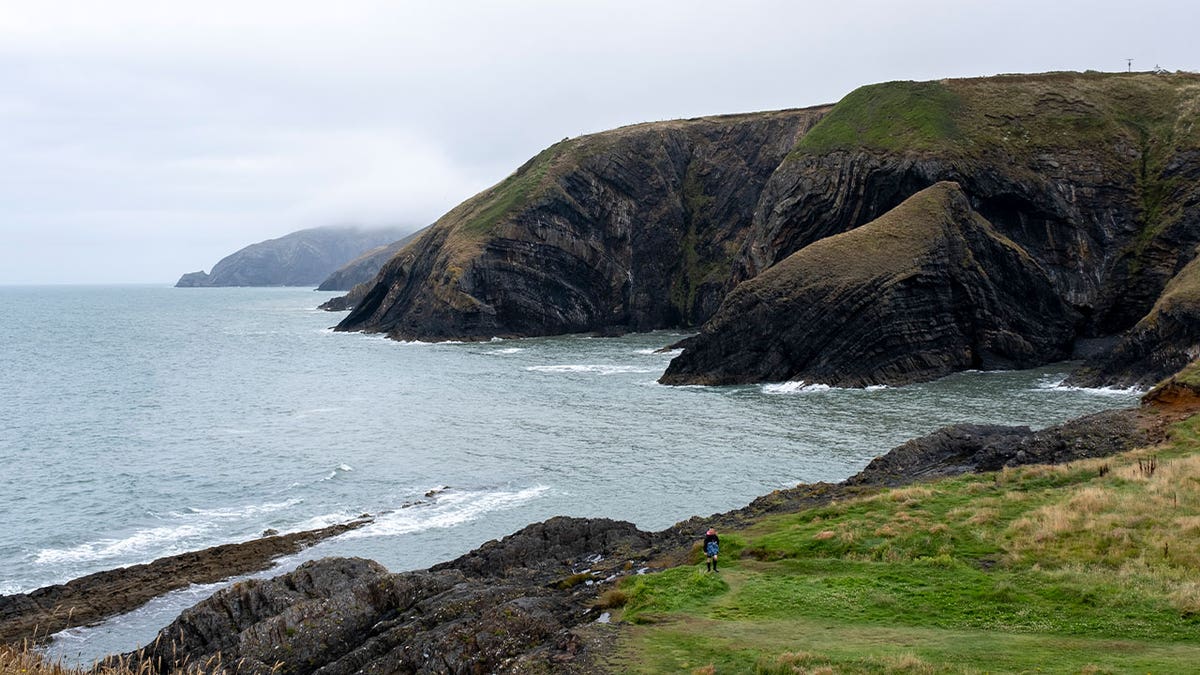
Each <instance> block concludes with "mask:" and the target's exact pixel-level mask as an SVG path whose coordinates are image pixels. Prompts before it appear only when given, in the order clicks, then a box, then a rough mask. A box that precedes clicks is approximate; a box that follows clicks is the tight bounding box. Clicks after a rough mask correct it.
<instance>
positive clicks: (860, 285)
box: [661, 183, 1076, 386]
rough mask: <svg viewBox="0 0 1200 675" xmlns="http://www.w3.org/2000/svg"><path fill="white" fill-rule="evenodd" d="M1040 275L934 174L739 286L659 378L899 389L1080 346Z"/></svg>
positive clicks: (1069, 316) (1065, 310) (1070, 319)
mask: <svg viewBox="0 0 1200 675" xmlns="http://www.w3.org/2000/svg"><path fill="white" fill-rule="evenodd" d="M1075 323H1076V315H1075V313H1074V312H1073V311H1072V310H1071V308H1070V307H1069V306H1067V305H1065V303H1063V301H1062V300H1061V299H1060V298H1059V296H1058V295H1057V294H1056V293H1055V292H1054V288H1053V285H1052V283H1051V281H1050V279H1049V278H1048V276H1047V274H1046V272H1045V270H1043V269H1042V267H1041V266H1040V265H1039V264H1038V263H1037V262H1036V261H1035V260H1034V259H1033V258H1032V257H1031V256H1030V255H1029V254H1028V253H1026V252H1025V251H1024V250H1022V249H1021V248H1020V247H1019V246H1017V245H1016V244H1014V243H1013V242H1012V241H1010V240H1008V239H1007V238H1005V237H1003V236H1001V235H999V234H998V233H997V232H996V231H995V230H994V228H992V226H991V225H990V224H989V223H988V222H987V221H986V220H984V219H983V218H982V217H981V216H980V215H979V214H977V213H975V212H974V211H973V210H972V209H971V206H970V203H969V202H968V201H967V198H966V196H965V195H964V194H963V193H962V191H961V189H960V188H959V186H958V185H957V184H955V183H938V184H935V185H934V186H932V187H929V188H926V189H925V190H922V191H921V192H919V193H917V194H916V195H914V196H912V197H910V198H908V199H907V200H905V201H904V202H903V203H902V204H900V205H899V206H897V207H896V208H894V209H892V210H891V211H888V212H887V213H886V214H884V215H883V216H881V217H880V218H878V219H877V220H875V221H873V222H871V223H869V224H867V225H863V226H862V227H858V228H855V229H853V230H851V231H849V232H845V233H842V234H839V235H835V236H831V237H827V238H825V239H822V240H820V241H818V242H816V243H813V244H811V245H809V246H806V247H805V248H803V249H801V250H800V251H797V252H796V253H794V254H792V255H791V256H789V257H788V258H787V259H785V260H783V261H782V262H780V263H778V264H776V265H774V266H772V267H771V268H770V269H768V270H767V271H765V272H763V273H762V274H760V275H758V276H757V277H755V278H753V279H751V280H749V281H746V282H743V283H742V284H740V285H739V286H738V287H737V288H736V289H735V290H734V291H733V292H732V293H731V294H730V295H729V296H728V297H727V298H726V299H725V302H724V303H723V304H722V305H721V310H720V311H719V312H718V313H717V315H716V316H714V317H713V318H712V319H711V320H710V321H709V322H708V323H707V324H705V326H704V328H703V330H702V331H701V332H700V334H699V335H696V336H695V337H692V338H689V339H687V340H685V341H683V342H681V343H680V344H679V345H678V346H681V347H683V348H684V352H683V354H681V355H680V356H679V357H677V358H675V359H674V360H672V361H671V364H670V367H669V368H668V369H667V371H666V373H665V374H664V375H663V377H662V379H661V382H663V383H664V384H736V383H742V382H759V381H763V380H804V381H807V382H821V383H826V384H832V385H838V386H866V385H871V384H883V383H888V384H903V383H907V382H913V381H919V380H929V379H933V378H937V377H942V376H944V375H948V374H950V373H952V372H955V371H958V370H963V369H967V368H981V369H997V368H1020V367H1028V366H1031V365H1036V364H1040V363H1043V362H1047V361H1054V360H1061V359H1064V358H1066V357H1068V356H1069V355H1070V353H1071V343H1072V341H1073V339H1074V336H1075Z"/></svg>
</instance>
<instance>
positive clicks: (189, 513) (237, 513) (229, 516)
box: [168, 497, 304, 520]
mask: <svg viewBox="0 0 1200 675" xmlns="http://www.w3.org/2000/svg"><path fill="white" fill-rule="evenodd" d="M302 503H304V500H303V499H300V498H299V497H293V498H291V499H287V500H285V501H282V502H266V503H263V504H246V505H245V506H231V507H224V508H217V509H201V508H196V507H192V506H189V507H187V508H185V509H184V510H183V511H172V512H170V514H168V515H170V516H173V517H176V518H212V519H215V520H241V519H245V518H250V517H251V516H258V515H262V514H264V513H274V512H276V511H282V510H284V509H288V508H291V507H293V506H296V505H298V504H302Z"/></svg>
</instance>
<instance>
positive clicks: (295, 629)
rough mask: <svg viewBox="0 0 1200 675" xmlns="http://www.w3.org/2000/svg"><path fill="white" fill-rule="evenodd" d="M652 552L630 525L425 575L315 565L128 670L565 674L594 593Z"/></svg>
mask: <svg viewBox="0 0 1200 675" xmlns="http://www.w3.org/2000/svg"><path fill="white" fill-rule="evenodd" d="M651 540H652V535H650V534H647V533H644V532H640V531H638V530H637V529H636V528H635V527H634V526H633V525H632V524H630V523H625V522H618V521H612V520H607V519H581V518H553V519H551V520H548V521H546V522H543V523H535V524H533V525H530V526H528V527H526V528H524V529H522V530H520V531H518V532H516V533H514V534H512V535H510V536H508V537H505V538H504V539H502V540H498V541H492V542H489V543H487V544H485V545H484V546H482V547H480V548H479V549H477V550H476V551H473V552H471V553H469V554H467V555H466V556H463V557H462V558H459V559H457V560H454V561H451V562H448V563H443V564H441V565H437V566H436V567H434V568H431V569H429V570H420V571H415V572H404V573H398V574H392V573H389V572H388V571H387V570H386V569H384V568H383V567H381V566H380V565H378V564H377V563H374V562H371V561H368V560H362V559H356V558H327V559H323V560H318V561H313V562H309V563H305V564H304V565H301V566H300V567H299V568H297V569H296V571H294V572H292V573H289V574H286V575H283V576H280V577H277V578H275V579H271V580H268V581H258V580H250V581H245V582H241V583H238V584H235V585H234V586H232V587H230V588H227V589H225V590H222V591H218V592H217V593H216V594H214V595H213V596H212V597H211V598H209V599H207V600H205V601H203V602H201V603H199V604H198V605H196V606H195V607H192V608H191V609H188V610H186V611H185V612H183V614H181V615H180V617H179V618H178V619H176V620H175V622H174V623H172V624H171V625H170V626H167V627H166V628H164V629H163V630H162V631H161V633H160V637H159V639H158V640H157V641H156V642H155V643H154V644H152V645H149V646H147V647H146V648H145V649H144V650H142V651H141V652H140V653H136V654H131V655H127V658H130V659H133V660H134V661H135V662H140V661H143V660H145V661H149V662H150V663H152V664H154V665H155V666H156V668H158V669H159V670H163V669H170V668H171V667H173V666H175V665H176V664H179V663H183V662H187V663H190V664H202V663H209V664H211V665H210V666H209V667H207V668H205V670H208V671H217V670H220V669H221V668H224V669H227V670H228V671H232V672H241V673H272V672H276V670H277V669H278V668H281V669H282V670H281V671H280V672H286V673H314V672H319V673H324V674H329V675H332V674H334V673H357V672H399V673H486V672H497V671H501V670H503V671H509V672H512V671H521V670H522V664H526V665H528V664H530V663H534V664H537V665H539V666H540V670H538V671H537V672H544V671H545V670H546V669H547V668H549V667H551V666H553V667H554V669H555V670H562V669H563V668H566V667H568V666H569V665H570V663H571V662H572V661H574V660H575V656H576V654H577V652H578V651H579V649H580V644H579V643H580V638H579V637H578V636H576V635H574V634H573V633H572V629H573V628H575V627H576V626H579V625H580V624H584V623H588V622H591V621H594V619H595V618H596V616H598V614H599V612H598V611H596V610H592V609H590V608H589V607H588V605H589V604H590V601H591V600H592V599H593V598H594V596H595V589H593V588H592V586H593V584H595V583H596V582H599V581H602V580H603V579H605V578H607V577H609V576H611V575H614V574H617V573H618V572H619V568H618V567H617V566H618V565H619V564H620V563H623V562H624V561H626V560H629V559H630V558H631V557H633V556H636V555H638V554H640V553H643V552H645V551H646V550H647V549H648V547H649V546H650V545H651ZM614 556H615V557H614ZM606 560H607V562H606ZM217 659H219V661H218V660H217Z"/></svg>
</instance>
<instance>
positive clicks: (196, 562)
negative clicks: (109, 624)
mask: <svg viewBox="0 0 1200 675" xmlns="http://www.w3.org/2000/svg"><path fill="white" fill-rule="evenodd" d="M370 522H371V519H370V518H362V519H359V520H354V521H350V522H348V523H341V524H337V525H330V526H328V527H323V528H320V529H316V530H306V531H303V532H293V533H291V534H277V535H272V536H264V537H261V538H259V539H252V540H250V541H246V542H241V543H237V544H222V545H220V546H213V547H210V548H206V549H203V550H200V551H190V552H188V553H181V554H179V555H172V556H167V557H164V558H159V559H158V560H155V561H153V562H150V563H144V564H140V565H130V566H128V567H120V568H117V569H112V570H105V571H103V572H96V573H94V574H89V575H87V576H84V577H80V578H78V579H73V580H71V581H69V582H67V583H65V584H56V585H54V586H45V587H43V588H39V589H37V590H35V591H32V592H30V593H17V594H14V595H3V596H0V643H5V642H20V641H22V640H34V641H37V640H41V639H44V638H46V637H48V636H49V635H52V634H53V633H57V632H58V631H60V630H64V629H66V628H72V627H74V626H87V625H90V624H95V623H99V622H100V621H103V620H104V619H107V618H109V617H112V616H116V615H118V614H123V613H125V612H131V611H133V610H135V609H137V608H138V607H141V606H142V605H143V604H145V603H146V602H147V601H148V600H150V599H151V598H154V597H157V596H159V595H162V594H164V593H167V592H169V591H173V590H176V589H179V588H184V587H186V586H188V585H190V584H210V583H214V582H217V581H221V580H223V579H228V578H230V577H234V576H238V575H241V574H249V573H251V572H257V571H259V570H264V569H267V568H269V567H270V566H271V565H272V561H274V560H275V559H276V558H279V557H281V556H285V555H291V554H294V553H297V552H299V551H300V550H302V549H304V548H306V547H308V546H311V545H313V544H315V543H317V542H319V541H321V540H323V539H327V538H329V537H335V536H337V535H339V534H343V533H345V532H347V531H349V530H353V529H356V528H359V527H362V526H363V525H367V524H369V523H370Z"/></svg>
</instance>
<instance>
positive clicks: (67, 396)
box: [0, 285, 1138, 663]
mask: <svg viewBox="0 0 1200 675" xmlns="http://www.w3.org/2000/svg"><path fill="white" fill-rule="evenodd" d="M333 295H334V294H332V293H321V292H315V291H313V290H311V289H299V288H228V289H225V288H188V289H177V288H171V287H168V286H165V285H164V286H158V285H142V286H46V287H32V286H15V287H0V307H3V308H4V313H5V314H6V319H5V321H3V322H2V323H0V467H3V470H2V471H0V594H11V593H21V592H27V591H31V590H33V589H36V588H39V587H42V586H46V585H49V584H55V583H62V582H65V581H68V580H70V579H73V578H76V577H79V576H82V575H85V574H89V573H92V572H97V571H100V570H106V569H111V568H115V567H120V566H125V565H130V564H133V563H141V562H149V561H151V560H154V559H155V558H159V557H162V556H166V555H171V554H175V553H180V552H184V551H190V550H196V549H201V548H205V547H208V546H213V545H216V544H223V543H229V542H238V541H245V540H248V539H252V538H255V537H257V536H260V535H261V534H262V533H263V532H264V531H265V530H268V529H272V530H277V531H279V532H292V531H299V530H306V529H311V528H316V527H321V526H324V525H329V524H332V523H338V522H343V521H347V520H351V519H354V518H356V517H358V516H360V515H361V514H371V515H372V516H373V517H374V519H375V520H374V522H373V523H372V524H370V525H368V526H366V527H364V528H362V529H358V530H354V531H352V532H349V533H346V534H343V535H341V536H339V537H336V538H334V539H330V540H327V541H325V542H323V543H321V544H318V545H316V546H314V547H312V548H310V549H307V550H305V551H304V552H303V553H301V554H299V555H296V556H290V557H287V558H284V559H281V560H280V561H279V563H278V565H277V566H276V567H275V568H273V569H272V570H269V571H267V572H263V573H262V574H260V575H257V576H270V575H274V574H279V573H281V572H283V571H286V570H289V569H292V568H294V567H295V566H297V565H299V564H300V563H301V562H303V561H305V560H309V559H313V558H319V557H324V556H362V557H366V558H372V559H374V560H377V561H379V562H380V563H382V564H384V565H385V566H387V567H388V568H389V569H391V570H393V571H401V570H411V569H417V568H423V567H427V566H429V565H431V564H433V563H436V562H439V561H443V560H449V559H451V558H454V557H456V556H458V555H461V554H463V553H465V552H467V551H469V550H471V549H473V548H475V547H477V546H479V545H480V544H482V543H484V542H486V541H488V540H490V539H495V538H499V537H503V536H504V535H506V534H509V533H511V532H513V531H515V530H517V529H519V528H521V527H523V526H525V525H527V524H529V523H532V522H536V521H539V520H544V519H546V518H549V517H551V516H555V515H570V516H605V517H610V518H616V519H622V520H628V521H632V522H633V523H636V524H637V525H638V526H639V527H641V528H643V529H647V530H657V529H662V528H665V527H667V526H669V525H671V524H673V523H675V522H678V521H680V520H683V519H686V518H689V517H691V516H693V515H708V514H713V513H719V512H723V511H728V510H731V509H736V508H739V507H741V506H744V505H746V504H747V503H749V502H750V501H751V500H753V499H754V498H755V497H757V496H759V495H762V494H765V493H768V492H770V491H772V490H775V489H778V488H785V487H790V486H793V485H795V484H797V483H801V482H815V481H839V480H842V479H844V478H847V477H848V476H851V475H853V474H854V473H856V472H858V471H859V470H861V469H862V468H863V467H864V466H865V465H866V464H867V463H868V462H869V461H870V460H871V459H872V458H874V457H876V456H877V455H880V454H883V453H885V452H887V451H888V450H889V449H891V448H892V447H894V446H896V445H898V444H900V443H902V442H903V441H905V440H907V439H909V438H912V437H914V436H919V435H921V434H925V433H928V432H930V431H933V430H934V429H937V428H938V427H940V426H943V425H946V424H953V423H957V422H985V423H997V424H1013V425H1028V426H1030V427H1034V428H1040V427H1044V426H1047V425H1051V424H1055V423H1058V422H1061V421H1063V420H1066V419H1069V418H1071V417H1075V416H1078V415H1082V414H1085V413H1091V412H1096V411H1100V410H1104V409H1107V408H1113V407H1121V406H1129V405H1133V404H1135V402H1136V401H1137V396H1138V392H1136V391H1124V390H1089V389H1077V388H1072V387H1066V386H1063V385H1062V382H1063V379H1064V378H1065V376H1066V374H1067V372H1068V371H1069V369H1070V367H1071V364H1056V365H1053V366H1048V367H1044V368H1038V369H1034V370H1023V371H1010V372H968V373H961V374H956V375H953V376H950V377H947V378H944V379H942V380H938V381H936V382H930V383H926V384H918V385H911V386H905V387H870V388H867V389H836V388H829V387H825V386H806V385H804V384H803V383H794V382H788V383H773V384H763V385H748V386H731V387H668V386H663V385H660V384H658V383H657V379H658V377H659V376H660V375H661V374H662V372H663V370H664V369H665V368H666V366H667V363H668V362H669V361H670V359H671V358H672V356H673V355H674V354H675V353H674V352H670V351H667V352H663V351H662V348H664V347H666V346H668V345H671V344H672V343H674V342H676V341H678V340H680V339H681V338H683V337H685V335H686V334H685V333H681V332H677V331H658V332H651V333H640V334H632V335H627V336H624V337H615V338H614V337H605V338H600V337H592V336H589V335H567V336H562V337H552V338H529V339H520V340H516V339H510V340H492V341H490V342H467V343H459V342H441V343H422V342H400V341H395V340H390V339H387V338H385V337H383V336H380V335H365V334H357V333H339V332H334V331H333V330H332V329H331V327H332V326H333V325H335V324H336V323H337V322H338V320H339V319H340V318H341V315H339V314H331V313H327V312H324V311H320V310H318V309H316V307H317V305H319V304H320V303H321V302H323V301H325V300H327V299H329V298H330V297H332V296H333ZM699 534H700V533H698V535H699ZM222 586H223V584H212V585H204V586H193V587H190V588H187V589H184V590H181V591H178V592H174V593H171V594H168V595H166V596H163V597H160V598H158V599H156V600H154V601H152V602H151V603H149V604H148V605H146V606H145V607H142V608H140V609H138V610H136V611H134V612H131V613H129V614H126V615H123V616H120V617H115V618H113V619H110V620H108V621H105V622H104V623H102V624H100V625H97V626H92V627H87V628H76V629H70V630H67V631H64V632H62V633H59V634H57V635H56V636H55V637H54V640H53V643H52V644H51V646H50V653H51V655H52V656H55V657H60V658H63V659H64V660H66V661H68V662H74V663H90V662H91V661H92V660H94V659H96V658H99V657H101V656H103V655H105V654H109V653H116V652H124V651H130V650H133V649H136V648H137V647H140V646H142V645H144V644H146V643H148V642H150V641H152V640H153V639H154V636H155V634H156V633H157V631H158V630H159V629H160V628H162V627H163V626H165V625H167V624H168V623H170V621H171V620H173V619H174V617H175V616H176V615H178V613H179V612H180V611H181V610H183V609H184V608H186V607H189V606H191V605H192V604H195V603H196V602H198V601H200V600H201V599H203V598H204V597H207V596H208V595H210V594H211V593H213V592H214V591H215V590H217V589H218V588H221V587H222Z"/></svg>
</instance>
